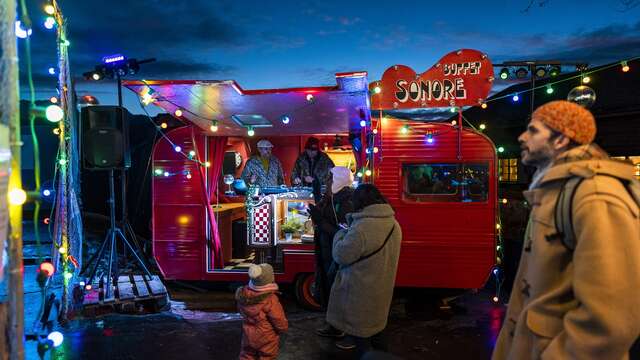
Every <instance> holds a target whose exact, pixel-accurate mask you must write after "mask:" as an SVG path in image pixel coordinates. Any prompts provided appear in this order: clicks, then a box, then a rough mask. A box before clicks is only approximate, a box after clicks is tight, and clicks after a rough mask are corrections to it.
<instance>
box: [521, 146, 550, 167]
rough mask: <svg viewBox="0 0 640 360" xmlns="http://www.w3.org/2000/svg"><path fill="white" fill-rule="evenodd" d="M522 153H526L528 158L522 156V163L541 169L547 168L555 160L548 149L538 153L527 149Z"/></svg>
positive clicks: (540, 150)
mask: <svg viewBox="0 0 640 360" xmlns="http://www.w3.org/2000/svg"><path fill="white" fill-rule="evenodd" d="M522 151H523V152H524V151H526V156H524V155H521V158H522V163H523V164H524V165H527V166H533V167H536V168H541V167H544V166H546V165H547V164H549V163H550V162H551V161H552V160H553V155H552V153H551V151H550V149H548V148H546V147H545V148H542V149H539V150H536V151H529V150H528V149H526V148H525V149H523V150H522Z"/></svg>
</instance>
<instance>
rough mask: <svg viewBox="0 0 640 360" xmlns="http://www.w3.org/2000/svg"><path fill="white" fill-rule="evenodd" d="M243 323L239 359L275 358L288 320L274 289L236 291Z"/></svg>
mask: <svg viewBox="0 0 640 360" xmlns="http://www.w3.org/2000/svg"><path fill="white" fill-rule="evenodd" d="M236 301H237V302H238V311H239V312H240V315H242V318H243V319H244V321H243V323H242V350H241V353H240V359H254V358H256V359H257V358H259V359H270V358H272V359H275V358H276V356H277V355H278V351H279V341H280V334H281V333H283V332H285V331H287V329H288V327H289V323H288V322H287V318H286V317H285V314H284V310H283V309H282V305H280V301H279V300H278V296H277V295H276V294H275V293H274V292H273V291H255V290H252V289H250V288H249V286H243V287H241V288H239V289H238V290H237V291H236Z"/></svg>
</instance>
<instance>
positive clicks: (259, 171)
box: [242, 139, 284, 188]
mask: <svg viewBox="0 0 640 360" xmlns="http://www.w3.org/2000/svg"><path fill="white" fill-rule="evenodd" d="M271 149H273V144H271V142H270V141H269V140H267V139H262V140H260V141H258V153H259V155H254V156H252V157H251V158H250V159H249V160H247V163H246V164H245V166H244V170H242V179H243V180H244V181H245V182H246V183H247V184H257V185H258V186H260V187H261V188H265V187H268V186H278V185H282V184H284V174H283V172H282V164H281V163H280V160H278V158H277V157H275V156H273V155H271Z"/></svg>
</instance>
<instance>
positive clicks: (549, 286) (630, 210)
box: [493, 145, 640, 360]
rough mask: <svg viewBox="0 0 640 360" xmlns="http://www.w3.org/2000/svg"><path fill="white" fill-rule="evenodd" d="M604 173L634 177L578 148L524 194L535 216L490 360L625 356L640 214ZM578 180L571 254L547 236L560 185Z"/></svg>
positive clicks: (632, 320)
mask: <svg viewBox="0 0 640 360" xmlns="http://www.w3.org/2000/svg"><path fill="white" fill-rule="evenodd" d="M606 174H610V175H615V176H618V177H621V178H626V179H632V178H633V167H632V166H631V165H630V164H626V163H622V162H618V161H615V160H609V159H608V158H606V154H603V153H601V151H599V150H597V149H596V148H595V147H593V146H589V145H587V146H581V147H579V148H575V149H572V150H570V151H569V152H567V153H565V154H564V155H562V156H561V157H560V158H559V159H558V160H556V162H555V163H554V165H553V166H552V167H551V168H550V169H549V171H548V172H547V173H546V174H545V175H544V177H543V179H542V181H541V182H540V184H539V186H538V187H537V188H535V189H533V190H530V191H527V192H525V197H526V198H527V200H528V201H529V203H530V204H531V206H532V211H531V215H530V218H529V223H528V225H527V231H526V234H525V241H524V247H523V252H522V259H521V260H520V267H519V269H518V274H517V275H516V279H515V282H514V286H513V292H512V293H511V298H510V300H509V308H508V310H507V314H506V317H505V320H504V323H503V327H502V330H501V331H500V335H499V337H498V341H497V343H496V348H495V349H494V353H493V359H494V360H501V359H514V360H516V359H517V360H520V359H614V360H618V359H628V358H629V355H628V351H629V348H630V347H631V345H632V344H633V342H634V340H635V339H636V338H637V337H638V336H639V335H640V220H639V209H638V206H637V205H636V204H635V202H634V201H633V200H632V199H631V197H630V196H629V194H628V192H627V190H626V189H625V188H624V186H623V185H622V183H621V182H620V181H619V180H617V179H615V178H612V177H610V176H606ZM575 175H578V176H582V177H584V178H585V180H584V181H583V182H582V184H581V185H580V186H579V187H578V190H577V192H576V195H575V198H574V201H573V224H574V228H575V235H576V248H575V250H574V251H573V253H572V252H571V251H569V250H567V248H566V247H565V246H564V245H563V244H562V242H561V241H560V239H559V238H556V237H553V236H549V235H552V234H554V233H555V225H554V220H553V214H554V206H555V204H556V198H557V196H558V194H559V191H560V189H561V186H562V183H563V180H565V179H567V178H568V177H571V176H575Z"/></svg>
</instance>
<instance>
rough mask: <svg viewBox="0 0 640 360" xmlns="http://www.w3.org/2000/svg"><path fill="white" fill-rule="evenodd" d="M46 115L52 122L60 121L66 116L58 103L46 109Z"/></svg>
mask: <svg viewBox="0 0 640 360" xmlns="http://www.w3.org/2000/svg"><path fill="white" fill-rule="evenodd" d="M45 116H46V117H47V120H49V121H51V122H58V121H60V120H62V118H63V117H64V111H62V108H61V107H60V106H58V105H49V106H47V108H46V109H45Z"/></svg>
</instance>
